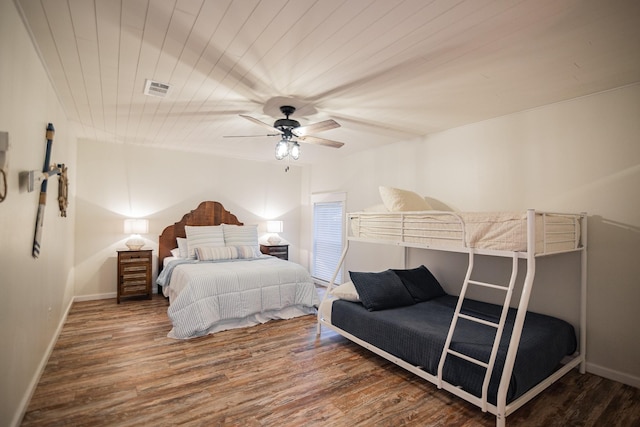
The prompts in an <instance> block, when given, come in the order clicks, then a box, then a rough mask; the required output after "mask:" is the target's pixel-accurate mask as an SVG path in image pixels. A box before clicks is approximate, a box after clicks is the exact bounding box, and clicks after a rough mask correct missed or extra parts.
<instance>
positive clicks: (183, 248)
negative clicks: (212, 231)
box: [176, 237, 189, 258]
mask: <svg viewBox="0 0 640 427" xmlns="http://www.w3.org/2000/svg"><path fill="white" fill-rule="evenodd" d="M176 241H177V242H178V252H179V253H180V254H179V255H178V257H180V258H189V247H188V246H187V239H186V238H185V237H176Z"/></svg>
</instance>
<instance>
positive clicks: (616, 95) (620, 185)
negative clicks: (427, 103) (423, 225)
mask: <svg viewBox="0 0 640 427" xmlns="http://www.w3.org/2000/svg"><path fill="white" fill-rule="evenodd" d="M639 117H640V84H636V85H632V86H628V87H624V88H619V89H617V90H612V91H608V92H603V93H600V94H596V95H592V96H588V97H583V98H579V99H575V100H571V101H566V102H562V103H558V104H554V105H549V106H544V107H541V108H537V109H534V110H530V111H525V112H521V113H518V114H512V115H509V116H504V117H500V118H496V119H493V120H487V121H484V122H481V123H476V124H472V125H468V126H464V127H460V128H456V129H452V130H449V131H446V132H441V133H438V134H435V135H431V136H429V137H425V138H424V139H422V140H416V141H405V142H401V143H398V144H395V145H394V146H390V147H383V148H380V149H377V150H372V151H370V152H367V153H364V154H362V155H357V156H353V157H351V158H349V159H346V160H345V161H343V162H342V163H340V164H336V163H332V164H331V165H325V166H320V167H314V168H313V169H312V170H311V171H309V172H308V180H309V181H308V182H309V183H308V185H306V187H307V192H308V193H313V192H319V191H325V190H327V189H332V190H342V191H347V193H348V202H347V208H348V209H349V210H359V209H362V208H364V207H367V206H369V205H374V204H377V203H380V202H381V201H380V198H379V196H378V193H377V188H378V186H379V185H390V186H396V187H400V188H407V189H411V190H414V191H416V192H418V193H420V194H423V195H425V196H431V197H435V198H436V199H439V200H441V201H443V202H445V203H446V204H448V205H449V206H452V207H453V208H455V209H458V210H465V211H486V210H520V209H527V208H535V209H541V210H551V211H561V212H581V211H586V212H588V214H589V221H588V228H589V251H588V262H589V267H588V307H587V317H588V328H587V361H588V369H589V370H590V371H591V372H594V373H597V374H600V375H603V376H607V377H609V378H613V379H617V380H621V381H624V382H627V383H629V384H633V385H635V386H637V387H640V363H638V360H640V340H638V335H637V330H636V326H637V325H638V324H640V311H639V310H638V309H637V304H638V301H640V286H638V277H640V263H639V262H638V255H637V248H638V247H640V197H638V188H640V120H638V118H639ZM425 119H428V118H425ZM305 212H306V211H305ZM306 214H307V215H309V213H308V212H306ZM307 221H310V219H309V220H307ZM302 237H303V241H308V240H309V230H308V229H307V230H305V235H303V236H302ZM376 252H377V253H378V254H379V256H378V258H377V260H372V254H371V252H370V250H369V251H363V252H358V251H352V252H351V253H350V254H349V257H348V258H347V269H349V268H351V269H354V270H357V269H362V268H363V266H367V267H369V266H371V265H372V264H373V265H377V266H378V270H382V269H384V268H386V266H387V265H388V264H389V262H388V261H385V257H386V256H387V255H388V252H389V250H388V249H383V248H382V247H379V249H376ZM422 252H428V251H422ZM392 253H393V254H394V258H393V261H392V262H391V263H395V262H396V260H397V259H399V258H398V256H397V250H395V252H394V251H392ZM411 254H412V255H411V256H410V258H411V257H413V258H414V259H415V257H416V256H417V255H415V254H414V253H413V252H412V253H411ZM421 256H423V255H421ZM400 259H401V257H400ZM438 261H439V263H441V264H440V265H436V266H435V268H436V269H438V270H439V272H440V273H441V274H443V275H444V276H445V277H444V280H445V281H446V280H448V279H453V280H461V279H459V274H458V276H456V275H455V274H454V273H453V272H454V271H458V272H459V271H460V266H461V264H462V263H464V259H462V260H460V259H459V258H457V259H456V258H455V257H453V258H452V259H451V260H448V261H446V260H443V259H438ZM547 263H550V267H548V268H549V269H550V270H554V271H555V270H558V269H561V268H562V265H557V263H554V262H553V261H547ZM452 266H453V267H452ZM562 274H563V277H564V275H565V274H566V272H563V273H562ZM454 276H456V277H454ZM545 280H548V281H551V279H545ZM569 280H570V282H571V285H570V286H571V287H573V286H574V282H573V280H574V279H569ZM449 286H451V285H449ZM544 287H545V286H544V285H543V286H541V287H539V288H541V289H542V290H543V291H546V292H543V294H542V295H540V293H537V294H536V293H535V290H534V302H535V306H536V307H537V308H539V309H540V311H557V310H560V311H562V309H563V304H561V303H559V302H558V301H562V300H563V299H566V298H567V297H570V296H568V295H566V292H565V291H555V290H554V289H549V288H550V284H547V289H544ZM558 292H560V293H558ZM568 307H569V308H568V310H569V311H573V310H574V309H575V301H568ZM562 315H563V313H562V312H561V313H560V316H562ZM573 317H574V316H573V314H571V315H569V318H570V319H573Z"/></svg>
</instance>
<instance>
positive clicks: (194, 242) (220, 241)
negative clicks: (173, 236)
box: [178, 225, 224, 258]
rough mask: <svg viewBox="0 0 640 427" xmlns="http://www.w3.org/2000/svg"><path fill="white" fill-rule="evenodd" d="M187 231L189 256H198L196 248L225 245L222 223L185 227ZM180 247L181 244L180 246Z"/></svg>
mask: <svg viewBox="0 0 640 427" xmlns="http://www.w3.org/2000/svg"><path fill="white" fill-rule="evenodd" d="M184 231H185V232H186V233H187V247H188V248H189V258H194V257H195V256H196V253H195V248H199V247H203V246H209V247H224V233H223V231H222V226H221V225H202V226H196V227H194V226H191V225H187V226H185V227H184ZM178 247H179V246H178Z"/></svg>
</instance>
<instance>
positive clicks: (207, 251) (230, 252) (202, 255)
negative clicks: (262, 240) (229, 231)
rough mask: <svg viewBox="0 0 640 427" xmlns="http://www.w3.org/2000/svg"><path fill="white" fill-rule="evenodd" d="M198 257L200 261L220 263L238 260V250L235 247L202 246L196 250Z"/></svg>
mask: <svg viewBox="0 0 640 427" xmlns="http://www.w3.org/2000/svg"><path fill="white" fill-rule="evenodd" d="M194 250H195V253H196V257H197V258H198V260H200V261H220V260H224V259H236V258H238V250H237V249H236V248H235V247H234V246H222V247H214V246H201V247H197V248H194Z"/></svg>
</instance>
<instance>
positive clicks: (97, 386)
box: [22, 295, 640, 427]
mask: <svg viewBox="0 0 640 427" xmlns="http://www.w3.org/2000/svg"><path fill="white" fill-rule="evenodd" d="M166 308H167V303H166V301H165V300H164V299H163V298H161V297H159V296H157V295H154V298H153V300H151V301H148V300H140V301H135V300H134V301H125V302H123V303H121V304H120V305H118V304H116V302H115V299H114V300H101V301H88V302H79V303H75V304H74V305H73V307H72V309H71V312H70V313H69V317H68V320H67V323H66V325H65V326H64V328H63V330H62V333H61V335H60V338H59V340H58V342H57V344H56V346H55V349H54V351H53V354H52V356H51V358H50V360H49V362H48V364H47V366H46V369H45V372H44V374H43V375H42V378H41V380H40V382H39V384H38V387H37V389H36V391H35V393H34V396H33V398H32V400H31V402H30V405H29V407H28V410H27V413H26V415H25V417H24V420H23V423H22V425H23V426H92V427H93V426H165V425H166V426H168V425H185V426H199V425H203V426H295V427H297V426H350V427H351V426H460V427H462V426H493V425H495V418H494V417H493V416H492V415H490V414H483V413H482V412H481V411H480V410H479V409H478V408H476V407H475V406H473V405H470V404H468V403H467V402H465V401H463V400H461V399H459V398H457V397H454V396H452V395H450V394H449V393H447V392H445V391H441V390H438V389H437V388H436V387H435V386H434V385H432V384H430V383H428V382H426V381H424V380H422V379H420V378H417V377H415V376H414V375H412V374H410V373H408V372H406V371H404V370H403V369H401V368H398V367H396V366H395V365H393V364H391V363H389V362H387V361H385V360H384V359H382V358H380V357H378V356H376V355H374V354H373V353H371V352H369V351H367V350H365V349H362V348H360V347H359V346H357V345H355V344H352V343H350V342H349V341H347V340H346V339H344V338H342V337H341V336H339V335H337V334H335V333H333V332H331V331H327V330H324V332H323V334H322V336H321V337H320V338H317V337H316V333H315V332H316V329H315V327H316V323H315V317H314V316H306V317H301V318H297V319H294V320H283V321H272V322H270V323H267V324H264V325H260V326H255V327H251V328H246V329H241V330H233V331H225V332H220V333H217V334H214V335H210V336H207V337H202V338H197V339H193V340H188V341H179V340H173V339H170V338H167V337H166V335H167V332H168V331H169V329H170V327H171V325H170V322H169V320H168V318H167V315H166ZM507 425H508V426H606V427H610V426H621V427H629V426H640V390H638V389H636V388H633V387H629V386H625V385H623V384H620V383H617V382H614V381H609V380H605V379H603V378H600V377H597V376H595V375H590V374H585V375H580V374H579V373H577V372H572V373H570V374H568V375H567V376H565V377H564V378H563V379H562V380H561V381H560V382H557V383H556V384H554V385H553V386H551V388H550V389H548V390H546V391H545V392H544V393H543V394H542V395H541V396H538V397H537V398H536V399H534V400H533V401H531V402H529V403H528V404H527V405H525V406H524V407H522V408H521V409H519V410H518V411H517V412H516V413H514V414H513V415H511V416H509V417H508V419H507Z"/></svg>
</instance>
